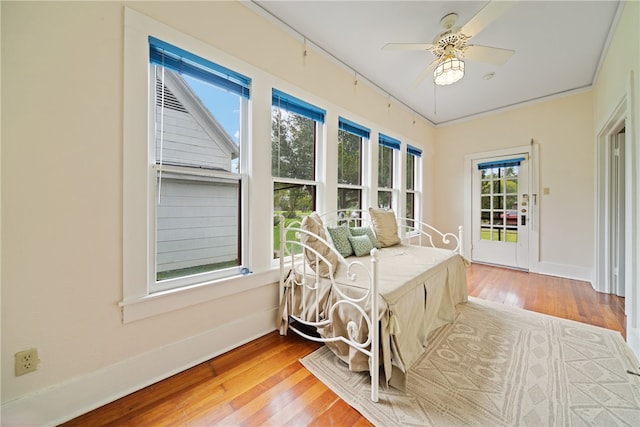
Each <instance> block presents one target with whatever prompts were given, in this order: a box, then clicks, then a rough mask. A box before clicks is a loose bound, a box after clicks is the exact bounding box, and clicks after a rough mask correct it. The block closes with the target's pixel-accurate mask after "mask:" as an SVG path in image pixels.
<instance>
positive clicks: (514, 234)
mask: <svg viewBox="0 0 640 427" xmlns="http://www.w3.org/2000/svg"><path fill="white" fill-rule="evenodd" d="M480 174H481V177H482V181H481V188H480V194H481V196H480V208H481V211H480V239H481V240H493V241H497V242H508V243H515V242H517V241H518V167H517V166H509V167H498V168H490V169H483V170H481V171H480Z"/></svg>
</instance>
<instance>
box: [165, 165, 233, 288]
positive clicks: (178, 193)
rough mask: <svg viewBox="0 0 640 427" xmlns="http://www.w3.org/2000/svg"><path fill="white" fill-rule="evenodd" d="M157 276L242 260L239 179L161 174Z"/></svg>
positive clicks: (207, 269)
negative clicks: (240, 250)
mask: <svg viewBox="0 0 640 427" xmlns="http://www.w3.org/2000/svg"><path fill="white" fill-rule="evenodd" d="M158 185H159V187H160V197H159V198H156V203H157V209H156V228H157V232H156V280H157V281H162V280H166V279H171V278H176V277H184V276H189V275H193V274H199V273H204V272H210V271H216V270H221V269H225V268H229V267H234V266H239V265H240V262H241V260H240V253H239V241H240V218H239V215H240V203H239V200H240V182H239V181H232V180H217V179H214V178H206V179H205V178H201V177H195V176H189V175H177V174H171V175H170V176H169V175H168V174H166V173H165V174H164V175H160V176H159V179H158Z"/></svg>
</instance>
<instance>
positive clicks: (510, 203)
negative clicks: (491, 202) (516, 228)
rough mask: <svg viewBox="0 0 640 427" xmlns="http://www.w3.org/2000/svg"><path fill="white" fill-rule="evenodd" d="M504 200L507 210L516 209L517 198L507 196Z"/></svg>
mask: <svg viewBox="0 0 640 427" xmlns="http://www.w3.org/2000/svg"><path fill="white" fill-rule="evenodd" d="M506 200H507V201H506V206H505V207H506V208H507V209H516V210H517V209H518V196H507V198H506Z"/></svg>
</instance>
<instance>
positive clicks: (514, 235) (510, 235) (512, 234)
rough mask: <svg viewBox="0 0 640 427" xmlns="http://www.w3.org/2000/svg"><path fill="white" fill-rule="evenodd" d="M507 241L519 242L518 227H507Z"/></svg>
mask: <svg viewBox="0 0 640 427" xmlns="http://www.w3.org/2000/svg"><path fill="white" fill-rule="evenodd" d="M506 236H507V237H506V241H507V242H509V243H517V242H518V229H517V228H514V227H507V230H506Z"/></svg>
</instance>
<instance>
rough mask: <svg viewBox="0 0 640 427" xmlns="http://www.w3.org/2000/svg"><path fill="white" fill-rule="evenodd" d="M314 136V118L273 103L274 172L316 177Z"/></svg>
mask: <svg viewBox="0 0 640 427" xmlns="http://www.w3.org/2000/svg"><path fill="white" fill-rule="evenodd" d="M315 140H316V122H315V121H314V120H312V119H309V118H307V117H304V116H301V115H299V114H295V113H291V112H288V111H285V110H282V109H280V108H278V107H272V108H271V174H272V176H274V177H279V178H295V179H304V180H308V181H313V180H315V151H316V150H315Z"/></svg>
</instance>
